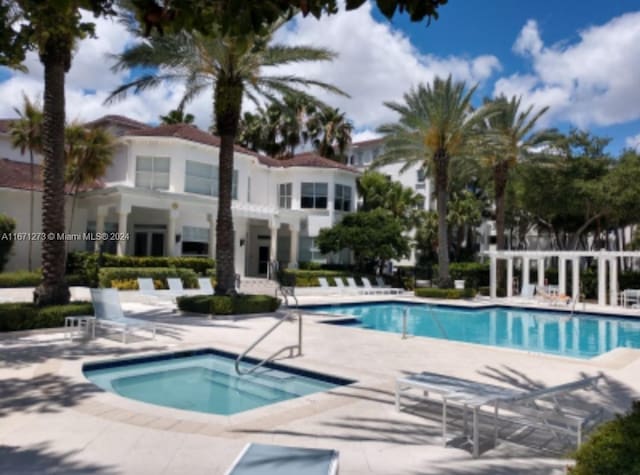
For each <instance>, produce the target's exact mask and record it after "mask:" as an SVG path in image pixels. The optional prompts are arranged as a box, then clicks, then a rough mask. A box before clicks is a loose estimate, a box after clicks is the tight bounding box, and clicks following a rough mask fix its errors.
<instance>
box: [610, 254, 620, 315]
mask: <svg viewBox="0 0 640 475" xmlns="http://www.w3.org/2000/svg"><path fill="white" fill-rule="evenodd" d="M609 305H618V258H617V257H614V258H612V259H609Z"/></svg>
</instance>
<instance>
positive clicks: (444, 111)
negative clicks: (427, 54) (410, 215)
mask: <svg viewBox="0 0 640 475" xmlns="http://www.w3.org/2000/svg"><path fill="white" fill-rule="evenodd" d="M475 90H476V86H474V87H472V88H471V89H467V88H466V85H465V83H464V82H454V81H453V80H452V78H451V76H449V77H448V78H447V79H441V78H439V77H436V78H435V79H434V80H433V83H432V84H426V85H425V84H420V85H418V86H417V87H416V88H413V89H411V91H409V92H408V93H406V94H404V103H399V102H387V103H385V105H386V106H387V107H389V108H390V109H391V110H393V111H394V112H396V113H397V114H398V115H399V116H400V119H399V121H398V122H397V123H392V124H385V125H382V126H381V127H380V128H379V129H378V131H379V132H381V133H383V134H385V136H384V138H385V151H384V153H383V154H382V155H381V156H380V157H378V159H377V160H376V162H375V165H374V166H381V165H384V164H388V163H398V162H400V163H402V162H403V163H404V165H403V167H402V168H401V171H405V170H407V169H408V168H409V167H411V166H413V165H415V164H421V165H422V166H424V167H425V169H426V170H428V171H429V172H430V173H431V174H432V176H433V177H434V181H435V189H436V200H437V212H438V273H439V277H438V284H439V285H440V286H441V287H450V286H451V284H452V282H451V276H450V274H449V249H448V228H447V208H448V207H447V203H448V199H449V195H448V186H449V166H450V164H451V160H452V157H465V156H471V155H472V150H471V147H472V145H473V138H474V136H475V134H476V133H477V124H478V123H479V122H480V121H481V120H482V116H483V113H484V111H483V110H477V111H473V110H472V107H471V97H472V96H473V93H474V92H475Z"/></svg>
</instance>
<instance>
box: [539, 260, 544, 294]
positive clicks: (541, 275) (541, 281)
mask: <svg viewBox="0 0 640 475" xmlns="http://www.w3.org/2000/svg"><path fill="white" fill-rule="evenodd" d="M538 285H539V286H540V287H542V286H543V285H544V257H539V258H538Z"/></svg>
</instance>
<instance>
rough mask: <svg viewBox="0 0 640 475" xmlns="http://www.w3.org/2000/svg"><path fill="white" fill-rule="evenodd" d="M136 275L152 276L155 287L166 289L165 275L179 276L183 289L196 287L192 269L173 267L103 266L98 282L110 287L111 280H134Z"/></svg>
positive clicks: (101, 285) (196, 282)
mask: <svg viewBox="0 0 640 475" xmlns="http://www.w3.org/2000/svg"><path fill="white" fill-rule="evenodd" d="M138 277H150V278H152V279H153V280H154V281H156V288H165V289H166V288H167V287H168V286H167V277H179V278H180V279H182V285H183V286H184V288H185V289H193V288H197V287H198V276H197V275H196V273H195V272H194V271H193V270H191V269H179V268H173V267H157V268H153V267H147V268H144V267H143V268H137V267H136V268H130V267H103V268H101V269H100V273H99V283H100V287H112V286H113V285H112V282H113V281H131V280H134V281H135V280H136V279H137V278H138ZM158 285H159V286H158ZM136 287H137V285H136Z"/></svg>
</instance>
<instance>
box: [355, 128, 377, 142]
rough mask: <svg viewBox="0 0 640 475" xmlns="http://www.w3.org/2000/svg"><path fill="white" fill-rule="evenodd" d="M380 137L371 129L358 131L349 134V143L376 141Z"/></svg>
mask: <svg viewBox="0 0 640 475" xmlns="http://www.w3.org/2000/svg"><path fill="white" fill-rule="evenodd" d="M380 137H382V135H380V134H378V133H376V132H375V131H373V130H371V129H364V130H359V131H357V132H354V133H352V134H351V141H352V142H353V143H357V142H364V141H365V140H372V139H378V138H380Z"/></svg>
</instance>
